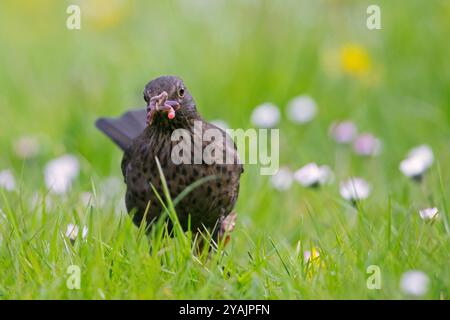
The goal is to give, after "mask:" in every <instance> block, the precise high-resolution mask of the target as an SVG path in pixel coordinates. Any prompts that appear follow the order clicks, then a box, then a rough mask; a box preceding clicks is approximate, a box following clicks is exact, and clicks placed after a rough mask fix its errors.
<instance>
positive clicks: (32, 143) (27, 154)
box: [13, 136, 39, 159]
mask: <svg viewBox="0 0 450 320" xmlns="http://www.w3.org/2000/svg"><path fill="white" fill-rule="evenodd" d="M13 149H14V153H15V154H16V155H17V156H18V157H19V158H21V159H30V158H33V157H35V156H36V155H37V154H38V152H39V141H38V139H37V138H36V137H33V136H23V137H21V138H19V139H18V140H16V141H15V142H14V145H13Z"/></svg>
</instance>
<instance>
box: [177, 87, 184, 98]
mask: <svg viewBox="0 0 450 320" xmlns="http://www.w3.org/2000/svg"><path fill="white" fill-rule="evenodd" d="M178 96H179V97H180V98H183V97H184V88H180V89H178Z"/></svg>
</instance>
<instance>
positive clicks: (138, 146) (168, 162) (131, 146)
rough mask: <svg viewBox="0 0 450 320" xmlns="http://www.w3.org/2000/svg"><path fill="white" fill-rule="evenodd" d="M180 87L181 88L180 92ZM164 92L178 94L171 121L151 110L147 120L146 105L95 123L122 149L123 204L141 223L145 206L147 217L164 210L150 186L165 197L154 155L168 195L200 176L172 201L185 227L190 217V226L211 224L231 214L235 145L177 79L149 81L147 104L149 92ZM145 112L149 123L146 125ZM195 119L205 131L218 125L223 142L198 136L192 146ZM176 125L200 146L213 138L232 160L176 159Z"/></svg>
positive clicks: (237, 168) (234, 194) (236, 187)
mask: <svg viewBox="0 0 450 320" xmlns="http://www.w3.org/2000/svg"><path fill="white" fill-rule="evenodd" d="M180 88H183V89H182V90H183V95H181V91H180ZM184 90H186V93H184ZM163 91H164V92H167V96H168V97H169V98H171V99H178V100H177V101H178V102H179V103H180V105H181V107H180V108H179V109H177V111H176V116H175V118H174V119H173V120H169V119H167V118H166V117H165V114H164V113H163V112H155V113H154V114H152V115H151V117H150V119H149V118H148V113H149V112H150V111H151V110H150V109H149V107H148V108H147V112H146V111H145V110H144V109H142V110H134V111H129V112H127V113H125V114H124V115H122V116H121V117H120V118H118V119H100V120H98V121H97V126H98V127H99V129H100V130H102V131H103V132H104V133H105V134H106V135H107V136H109V137H110V138H111V139H112V140H113V141H114V142H115V143H116V144H117V145H118V146H119V147H120V148H122V150H124V156H123V159H122V165H121V168H122V173H123V176H124V181H125V183H126V185H127V191H126V196H125V203H126V207H127V209H128V211H129V212H134V216H133V220H134V222H135V224H137V225H139V224H140V223H141V221H142V219H143V217H144V213H145V211H146V208H147V207H148V212H147V215H146V220H147V222H150V221H152V220H153V219H155V218H157V217H158V216H159V215H160V214H161V212H162V210H163V208H162V205H161V203H160V201H159V200H158V198H157V196H156V194H155V193H154V191H153V190H152V187H151V185H153V186H154V187H155V189H156V190H157V192H158V193H159V195H160V196H161V197H162V198H163V190H162V184H161V178H160V175H159V172H158V169H157V164H156V160H155V159H156V158H157V159H158V161H159V162H160V164H161V168H162V171H163V173H164V176H165V179H166V181H167V186H168V189H169V192H170V195H171V197H172V199H175V198H176V197H177V196H178V195H179V194H180V193H182V192H183V190H185V189H186V188H187V187H188V186H192V184H193V183H194V182H196V181H199V180H200V179H201V181H202V183H200V185H198V186H197V187H195V188H193V189H192V190H191V191H190V192H189V193H188V194H187V195H186V196H185V197H184V198H183V199H181V200H180V202H178V203H177V204H176V207H175V209H176V212H177V214H178V218H179V220H180V223H181V225H182V227H184V228H185V229H186V228H187V225H188V221H189V219H188V217H189V216H190V224H191V225H190V227H191V229H192V230H197V229H201V228H203V227H207V228H209V229H212V228H213V227H214V226H215V225H216V224H217V222H218V220H220V219H223V218H225V217H226V216H227V215H229V214H230V212H231V211H232V209H233V207H234V205H235V203H236V200H237V197H238V193H239V179H240V175H241V173H242V172H243V168H242V164H241V163H240V162H239V157H238V153H237V150H236V146H235V144H234V143H233V142H232V141H231V138H230V137H229V136H228V135H227V134H226V133H225V131H223V130H221V129H219V128H218V127H216V126H214V125H212V124H210V123H208V122H206V121H204V120H203V119H202V118H201V117H200V115H199V114H198V112H197V109H196V106H195V102H194V100H193V98H192V97H191V96H190V94H189V92H188V91H187V89H185V88H184V84H183V83H182V81H181V79H179V78H175V77H161V78H158V79H155V80H153V81H151V82H150V83H149V84H147V86H146V87H145V90H144V99H145V100H146V102H147V103H148V104H150V100H151V99H153V100H154V98H153V97H155V96H157V95H158V94H160V93H161V92H163ZM146 115H147V123H148V125H146V124H145V120H146ZM195 121H198V123H200V124H201V127H202V131H203V132H205V130H207V129H215V130H218V132H220V134H221V136H222V138H223V139H222V141H215V140H214V142H211V141H203V139H201V141H203V142H202V143H201V144H200V145H198V144H197V145H196V144H195V139H196V138H201V137H198V135H199V133H198V132H197V131H196V130H195V129H194V122H195ZM174 129H185V130H186V132H188V135H189V139H191V146H194V145H196V146H197V147H200V148H201V149H202V150H201V152H203V150H204V149H205V148H206V147H207V146H210V147H211V143H212V144H213V147H214V148H215V149H216V152H221V151H225V150H226V151H227V152H230V153H231V158H232V159H233V163H230V164H220V163H212V164H207V163H205V161H202V162H201V163H198V164H191V163H188V164H183V163H181V164H175V163H174V162H173V161H172V158H171V154H172V150H173V148H174V147H175V146H176V145H177V143H178V142H177V141H172V139H171V136H172V132H173V130H174ZM195 135H197V137H196V136H195ZM230 146H231V147H230ZM227 148H228V149H227ZM194 152H195V150H194V148H192V150H191V153H192V154H191V156H192V158H191V159H194ZM148 205H149V206H148Z"/></svg>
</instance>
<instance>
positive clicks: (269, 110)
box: [251, 102, 280, 128]
mask: <svg viewBox="0 0 450 320" xmlns="http://www.w3.org/2000/svg"><path fill="white" fill-rule="evenodd" d="M251 121H252V123H253V125H255V126H257V127H259V128H273V127H275V126H276V125H277V124H278V122H280V110H278V107H277V106H276V105H274V104H273V103H270V102H266V103H263V104H261V105H259V106H257V107H256V108H255V110H253V113H252V117H251Z"/></svg>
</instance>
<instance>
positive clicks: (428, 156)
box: [408, 144, 434, 168]
mask: <svg viewBox="0 0 450 320" xmlns="http://www.w3.org/2000/svg"><path fill="white" fill-rule="evenodd" d="M408 158H417V159H420V160H421V161H422V162H423V163H424V166H425V167H427V168H428V167H430V166H431V165H432V164H433V161H434V155H433V150H431V148H430V147H429V146H427V145H425V144H423V145H420V146H418V147H415V148H413V149H411V150H410V151H409V153H408Z"/></svg>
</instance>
